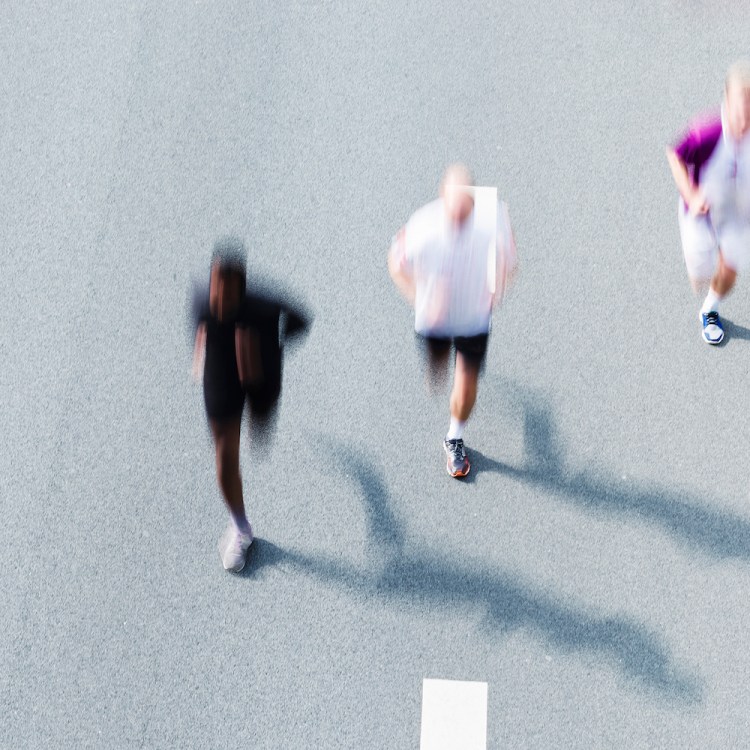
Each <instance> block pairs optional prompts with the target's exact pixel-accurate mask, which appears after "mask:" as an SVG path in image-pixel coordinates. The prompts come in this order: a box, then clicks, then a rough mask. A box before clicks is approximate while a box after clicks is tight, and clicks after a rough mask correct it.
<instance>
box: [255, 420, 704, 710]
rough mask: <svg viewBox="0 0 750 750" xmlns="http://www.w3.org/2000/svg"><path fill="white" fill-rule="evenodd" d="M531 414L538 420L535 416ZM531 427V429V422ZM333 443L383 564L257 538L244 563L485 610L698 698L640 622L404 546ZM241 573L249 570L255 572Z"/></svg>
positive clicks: (380, 484)
mask: <svg viewBox="0 0 750 750" xmlns="http://www.w3.org/2000/svg"><path fill="white" fill-rule="evenodd" d="M532 422H533V425H534V426H535V427H538V426H539V420H532ZM534 434H539V430H538V429H537V430H536V431H535V432H534ZM541 434H549V435H550V436H551V435H552V430H551V426H550V429H549V430H548V432H547V433H544V430H542V433H541ZM329 442H331V444H333V441H329ZM548 442H549V446H548V448H544V443H541V446H542V448H540V451H541V452H540V460H541V459H543V458H544V457H545V456H550V455H555V453H554V450H553V449H554V441H553V440H552V438H550V440H549V441H548ZM335 447H336V452H337V455H339V456H342V457H343V462H344V466H345V467H346V468H347V469H348V470H349V471H350V472H351V475H352V477H353V478H354V481H355V482H356V483H357V484H358V486H359V489H360V494H361V497H362V502H363V504H364V509H365V513H366V514H367V520H368V533H369V535H370V538H371V539H372V540H373V541H375V542H376V544H377V545H378V548H379V549H382V550H383V551H384V553H385V554H384V558H385V560H384V562H385V565H381V564H378V565H376V566H374V569H359V568H355V567H354V566H351V565H348V564H345V563H341V562H340V561H338V560H334V559H331V558H328V557H325V556H314V555H307V554H303V553H300V552H295V551H285V550H281V549H279V548H278V547H276V546H275V545H273V544H271V543H270V542H267V541H263V540H258V541H259V542H261V543H260V544H259V545H258V551H257V557H256V558H255V559H251V560H250V563H249V566H248V567H249V568H251V570H254V571H255V572H259V571H261V570H262V569H263V568H264V567H268V566H270V567H276V566H279V567H287V566H291V567H292V568H296V569H298V570H300V571H301V572H303V573H304V574H306V575H311V576H313V577H315V578H317V579H319V580H321V581H323V582H325V583H328V584H338V585H341V586H344V587H346V588H348V589H350V590H351V591H353V592H355V593H357V594H358V595H362V594H363V593H364V594H365V595H368V596H372V597H380V598H383V599H385V600H386V601H392V600H405V601H407V602H409V603H421V604H423V605H429V606H431V607H434V608H438V609H440V608H446V607H451V608H455V607H459V608H461V609H462V610H471V609H472V608H479V609H480V610H483V611H484V612H485V613H486V620H485V622H486V623H487V625H488V627H489V628H490V629H491V630H494V631H497V632H501V633H502V632H506V631H508V630H509V629H512V628H527V629H528V630H529V631H531V632H534V633H536V634H537V635H539V636H541V637H542V638H543V639H544V640H546V641H547V642H548V643H550V644H551V645H553V646H555V647H557V648H561V649H564V650H571V651H572V650H575V651H581V652H587V653H592V654H599V655H600V656H602V657H603V658H605V659H606V660H607V661H608V662H609V663H610V664H611V665H613V666H614V667H616V668H618V669H620V670H621V671H622V673H623V674H624V675H625V676H627V677H628V678H630V679H632V680H634V681H636V682H637V683H639V684H641V685H643V686H646V687H650V688H655V689H656V690H657V691H658V692H660V693H661V694H663V695H666V696H668V697H669V698H671V699H676V700H681V701H686V702H695V701H699V700H700V696H701V687H700V684H699V682H698V680H697V679H695V678H694V677H691V676H689V675H687V674H686V673H684V672H683V671H681V670H679V669H678V668H677V667H676V666H675V665H674V663H673V660H672V658H671V656H670V654H669V652H668V650H667V649H666V648H665V647H664V646H663V645H662V644H661V643H660V639H659V638H658V637H657V636H656V635H655V634H653V633H650V632H648V631H647V630H646V629H645V628H644V627H642V626H640V625H638V624H636V623H633V622H631V621H630V620H627V619H624V618H620V617H608V618H597V617H595V616H593V615H591V614H587V613H586V612H585V611H583V610H582V609H580V608H578V609H577V608H574V607H570V606H567V605H562V604H559V603H557V602H555V601H554V600H552V599H550V598H549V597H547V596H545V595H544V594H541V593H539V592H535V591H534V590H532V589H531V588H530V587H528V586H525V585H524V584H523V583H522V582H520V581H518V580H517V579H514V578H511V577H510V576H507V575H503V574H500V573H495V572H492V571H487V570H481V569H469V568H466V567H462V566H461V565H460V564H458V563H453V562H446V561H445V560H444V559H442V558H437V557H434V556H432V555H429V554H424V553H422V552H421V551H420V550H418V549H417V550H413V551H409V552H406V551H405V550H404V544H403V534H402V531H401V526H400V523H399V522H398V521H397V519H396V518H395V516H394V515H393V513H392V511H391V510H390V508H389V495H388V491H387V488H386V485H385V482H384V481H383V478H382V474H381V473H380V471H379V470H378V469H377V468H376V467H375V466H374V465H373V463H372V462H371V461H368V459H367V458H366V456H365V455H364V454H362V453H360V452H355V451H353V450H351V449H350V448H348V447H346V446H341V445H336V446H335ZM484 460H485V461H488V462H489V461H491V459H484ZM495 463H497V462H495ZM253 546H255V545H253ZM378 562H379V563H381V562H383V560H380V559H379V561H378ZM248 575H249V576H251V577H252V576H253V575H255V573H254V572H251V573H249V574H248Z"/></svg>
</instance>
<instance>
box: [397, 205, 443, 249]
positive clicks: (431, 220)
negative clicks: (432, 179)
mask: <svg viewBox="0 0 750 750" xmlns="http://www.w3.org/2000/svg"><path fill="white" fill-rule="evenodd" d="M442 225H443V201H442V200H441V199H439V198H438V199H437V200H434V201H431V202H430V203H428V204H427V205H426V206H422V208H419V209H417V210H416V211H415V212H414V213H413V214H412V215H411V217H410V219H409V221H408V222H407V223H406V241H407V242H408V243H409V244H410V245H412V244H413V243H416V244H417V245H418V244H419V243H420V242H422V241H425V240H428V239H429V238H431V237H433V236H434V235H435V234H438V233H439V232H440V231H441V227H442Z"/></svg>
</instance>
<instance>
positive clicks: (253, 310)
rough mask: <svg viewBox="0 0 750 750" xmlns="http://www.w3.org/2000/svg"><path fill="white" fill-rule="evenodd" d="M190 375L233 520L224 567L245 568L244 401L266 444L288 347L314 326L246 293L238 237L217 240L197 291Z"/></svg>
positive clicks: (248, 532) (248, 536)
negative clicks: (199, 391)
mask: <svg viewBox="0 0 750 750" xmlns="http://www.w3.org/2000/svg"><path fill="white" fill-rule="evenodd" d="M192 312H193V328H194V332H195V348H194V353H193V376H194V378H195V379H196V380H198V381H201V380H202V382H203V396H204V403H205V407H206V414H207V416H208V422H209V425H210V428H211V435H212V437H213V441H214V446H215V450H216V475H217V478H218V483H219V488H220V489H221V493H222V496H223V498H224V502H225V503H226V506H227V509H228V510H229V513H230V515H231V523H230V525H229V527H228V528H227V531H226V532H225V534H224V535H223V537H222V539H221V540H220V542H219V553H220V555H221V559H222V562H223V565H224V568H225V569H226V570H231V571H233V572H237V573H238V572H240V571H241V570H242V569H243V568H244V566H245V560H246V555H247V551H248V549H249V547H250V545H251V544H252V541H253V532H252V528H251V526H250V523H249V522H248V519H247V516H246V514H245V504H244V498H243V491H242V478H241V476H240V458H239V448H240V425H241V421H242V412H243V409H244V405H245V401H247V402H248V405H249V412H250V429H251V432H252V437H253V442H256V441H258V442H259V444H261V445H262V444H265V440H266V439H268V438H269V436H270V432H271V431H272V429H273V425H274V417H275V414H276V407H277V404H278V400H279V396H280V395H281V376H282V356H283V350H282V346H283V342H284V341H286V339H288V338H290V337H293V336H299V335H300V334H302V333H305V332H306V331H307V330H308V328H309V319H308V317H307V315H306V314H305V313H303V312H302V311H301V310H299V309H298V308H296V307H293V306H291V305H290V304H288V303H286V302H284V301H281V300H280V299H275V298H273V296H272V295H268V294H262V293H259V292H257V291H255V290H252V291H251V290H249V289H248V284H247V272H246V253H245V248H244V244H243V243H242V241H241V240H239V239H236V238H233V237H225V238H222V239H220V240H219V241H218V242H217V243H216V245H215V247H214V252H213V257H212V260H211V270H210V276H209V282H208V285H203V286H197V287H195V288H194V289H193V297H192Z"/></svg>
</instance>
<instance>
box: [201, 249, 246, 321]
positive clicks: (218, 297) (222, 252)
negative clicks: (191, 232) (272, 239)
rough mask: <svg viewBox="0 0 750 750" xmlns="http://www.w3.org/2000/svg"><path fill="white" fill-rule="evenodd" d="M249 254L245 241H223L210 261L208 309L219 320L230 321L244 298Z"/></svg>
mask: <svg viewBox="0 0 750 750" xmlns="http://www.w3.org/2000/svg"><path fill="white" fill-rule="evenodd" d="M245 258H246V253H245V245H244V244H243V242H242V240H240V239H238V238H236V237H222V238H221V239H219V240H217V242H216V244H215V245H214V252H213V256H212V257H211V281H210V285H209V307H210V309H211V314H212V315H213V316H214V317H216V318H217V319H218V320H227V319H230V318H231V317H232V316H233V315H234V314H235V313H236V312H237V309H238V308H239V306H240V303H241V302H242V298H243V297H244V296H245V287H246V283H247V282H246V273H247V271H246V261H245Z"/></svg>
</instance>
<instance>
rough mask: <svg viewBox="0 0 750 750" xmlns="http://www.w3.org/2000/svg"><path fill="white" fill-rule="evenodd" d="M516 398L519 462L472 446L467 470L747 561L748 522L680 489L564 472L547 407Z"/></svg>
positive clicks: (709, 551)
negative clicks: (519, 412)
mask: <svg viewBox="0 0 750 750" xmlns="http://www.w3.org/2000/svg"><path fill="white" fill-rule="evenodd" d="M522 401H523V404H522V408H523V413H524V451H525V454H526V455H525V462H524V463H523V464H522V465H513V464H509V463H505V462H503V461H499V460H497V459H494V458H491V457H489V456H487V455H485V454H483V453H482V452H481V451H478V450H477V449H476V448H472V450H471V456H472V464H473V465H472V470H473V469H474V468H476V470H477V473H481V472H483V471H486V472H496V473H498V474H503V475H505V476H507V477H510V478H512V479H515V480H517V481H520V482H523V483H525V484H530V485H532V486H535V487H538V488H540V489H542V490H544V491H546V492H548V493H549V494H550V495H552V496H553V497H555V498H557V499H560V500H562V501H564V502H567V503H571V504H574V505H577V506H579V507H581V508H583V509H584V510H587V511H589V512H596V513H603V514H605V515H608V516H613V515H619V516H624V517H627V518H632V519H634V520H637V521H641V522H646V523H649V524H651V525H652V526H655V527H657V528H659V529H661V530H662V531H663V532H665V533H667V534H668V535H669V536H670V537H672V538H673V539H675V540H676V541H677V542H680V543H684V544H686V545H688V546H690V547H691V548H693V549H698V550H700V551H702V552H704V553H705V554H708V555H711V556H712V557H715V558H718V559H732V558H735V559H737V558H739V559H742V560H746V561H750V521H748V520H746V519H745V518H742V517H741V516H738V515H736V514H733V513H729V512H727V511H721V510H717V509H715V508H711V507H710V506H708V505H706V504H705V503H704V502H702V501H701V500H700V499H699V498H697V497H691V496H690V495H689V494H688V493H686V492H683V491H675V490H672V489H670V488H668V487H646V486H638V485H637V484H636V485H634V484H633V483H632V482H630V480H628V483H627V484H626V483H625V481H624V480H622V479H618V478H616V477H613V476H611V475H609V476H608V475H606V474H602V473H595V472H586V471H583V472H577V473H576V472H570V471H567V470H566V469H565V466H564V451H563V449H562V447H561V442H560V440H559V438H558V437H557V435H556V430H555V426H554V420H553V418H552V412H551V410H550V409H549V407H548V406H547V405H546V404H545V403H544V402H542V403H539V402H538V401H536V400H534V399H532V398H530V397H529V396H528V395H525V396H523V397H522Z"/></svg>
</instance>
